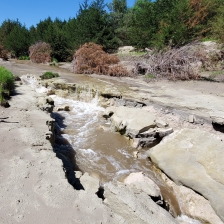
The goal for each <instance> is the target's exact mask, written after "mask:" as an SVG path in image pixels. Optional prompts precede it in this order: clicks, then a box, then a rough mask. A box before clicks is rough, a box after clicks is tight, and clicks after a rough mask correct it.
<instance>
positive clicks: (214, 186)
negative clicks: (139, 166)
mask: <svg viewBox="0 0 224 224" xmlns="http://www.w3.org/2000/svg"><path fill="white" fill-rule="evenodd" d="M223 149H224V142H223V140H222V139H221V138H219V137H217V136H215V135H214V134H211V133H208V132H205V131H201V130H200V129H182V130H180V131H176V132H174V133H173V134H171V135H169V136H167V137H166V138H164V139H163V140H162V142H161V143H160V144H159V145H157V146H155V147H153V148H152V149H150V150H149V151H148V155H149V157H150V158H151V160H152V161H153V162H154V163H155V164H156V165H157V166H158V167H159V168H160V169H161V170H162V171H163V172H164V173H166V174H167V175H168V176H169V177H170V178H171V179H172V180H173V181H174V182H175V183H176V184H177V185H183V186H186V187H188V188H190V189H193V190H194V191H195V192H198V193H199V194H201V195H203V196H204V198H206V199H208V200H209V202H210V203H211V206H212V207H213V209H214V210H215V212H216V213H217V215H218V216H219V217H220V219H221V220H222V221H224V210H223V208H224V166H223V164H224V151H223ZM210 222H211V223H218V222H214V220H213V221H212V220H211V221H210Z"/></svg>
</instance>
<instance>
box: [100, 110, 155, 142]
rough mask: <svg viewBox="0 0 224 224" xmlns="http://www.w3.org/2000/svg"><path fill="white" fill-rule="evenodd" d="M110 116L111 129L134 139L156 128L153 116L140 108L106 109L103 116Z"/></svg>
mask: <svg viewBox="0 0 224 224" xmlns="http://www.w3.org/2000/svg"><path fill="white" fill-rule="evenodd" d="M108 115H111V124H112V126H111V128H112V129H113V130H114V131H118V132H120V133H122V134H125V135H126V136H130V137H131V138H134V137H135V136H137V135H138V134H139V133H141V132H145V131H147V130H149V129H150V128H153V127H155V126H156V123H155V116H154V115H152V114H150V113H149V112H147V111H146V110H143V109H140V108H128V107H113V106H112V107H108V108H107V109H106V111H105V115H104V116H108Z"/></svg>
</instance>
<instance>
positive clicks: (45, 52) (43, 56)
mask: <svg viewBox="0 0 224 224" xmlns="http://www.w3.org/2000/svg"><path fill="white" fill-rule="evenodd" d="M29 52H30V55H29V56H30V60H31V61H32V62H35V63H48V62H51V46H50V44H47V43H45V42H41V41H40V42H37V43H36V44H34V45H32V46H30V47H29Z"/></svg>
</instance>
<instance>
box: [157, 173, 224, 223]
mask: <svg viewBox="0 0 224 224" xmlns="http://www.w3.org/2000/svg"><path fill="white" fill-rule="evenodd" d="M161 177H162V179H163V180H164V181H165V183H166V184H167V185H168V186H169V187H170V188H171V189H172V190H173V193H174V194H175V196H176V197H177V198H178V203H179V206H180V209H181V213H182V216H187V217H191V218H193V219H195V220H200V223H210V224H223V222H222V221H221V219H220V218H219V217H218V216H217V214H216V213H215V211H214V209H213V208H212V206H211V204H210V202H209V201H208V200H206V199H205V198H204V197H203V196H201V195H199V194H197V193H196V192H195V191H193V190H191V189H190V188H187V187H184V186H179V185H176V184H175V183H174V182H173V181H171V180H170V179H169V178H168V177H167V176H166V175H165V174H164V173H161ZM178 221H179V220H178ZM187 223H191V222H187ZM193 223H195V224H196V223H197V222H193Z"/></svg>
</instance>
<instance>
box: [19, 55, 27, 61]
mask: <svg viewBox="0 0 224 224" xmlns="http://www.w3.org/2000/svg"><path fill="white" fill-rule="evenodd" d="M18 59H19V60H30V57H29V56H27V55H22V56H19V58H18Z"/></svg>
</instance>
